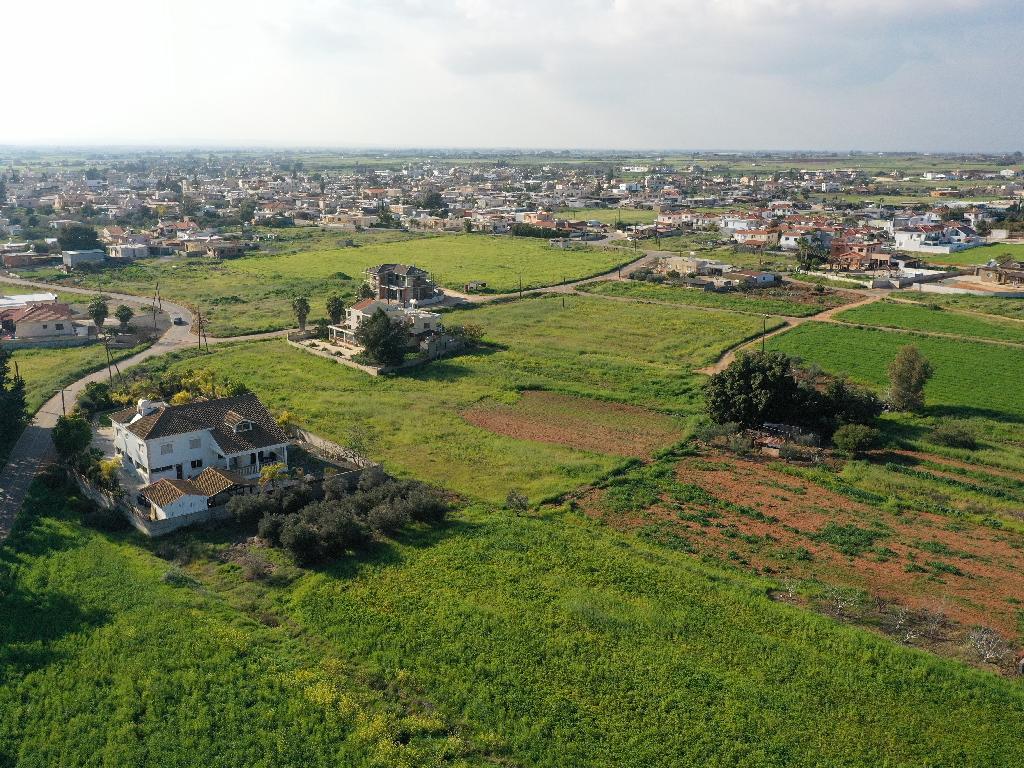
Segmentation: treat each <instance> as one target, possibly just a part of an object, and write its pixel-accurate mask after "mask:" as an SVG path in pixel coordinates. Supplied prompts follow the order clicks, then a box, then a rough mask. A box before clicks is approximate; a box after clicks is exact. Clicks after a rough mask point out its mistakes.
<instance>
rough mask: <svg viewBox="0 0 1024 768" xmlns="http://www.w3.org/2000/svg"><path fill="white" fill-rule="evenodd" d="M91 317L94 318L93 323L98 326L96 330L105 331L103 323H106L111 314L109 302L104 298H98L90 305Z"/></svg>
mask: <svg viewBox="0 0 1024 768" xmlns="http://www.w3.org/2000/svg"><path fill="white" fill-rule="evenodd" d="M88 311H89V317H91V318H92V321H93V323H95V324H96V330H97V331H101V330H103V323H105V322H106V320H107V316H108V315H109V314H110V307H108V306H107V302H106V301H105V300H104V299H103V297H102V296H97V297H96V298H95V299H93V300H92V303H90V304H89V310H88Z"/></svg>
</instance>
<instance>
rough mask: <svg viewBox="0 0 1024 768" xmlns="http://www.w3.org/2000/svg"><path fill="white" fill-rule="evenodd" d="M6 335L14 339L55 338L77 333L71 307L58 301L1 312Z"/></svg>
mask: <svg viewBox="0 0 1024 768" xmlns="http://www.w3.org/2000/svg"><path fill="white" fill-rule="evenodd" d="M0 327H2V328H3V333H4V335H7V336H9V337H10V338H14V339H53V338H60V337H63V336H74V335H75V334H76V329H75V323H74V321H73V320H72V319H71V307H69V306H68V305H67V304H57V303H43V302H40V303H31V304H29V305H27V306H25V307H22V308H21V309H13V310H8V311H6V312H3V313H0Z"/></svg>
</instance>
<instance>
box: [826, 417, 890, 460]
mask: <svg viewBox="0 0 1024 768" xmlns="http://www.w3.org/2000/svg"><path fill="white" fill-rule="evenodd" d="M878 436H879V432H878V430H877V429H875V428H874V427H869V426H867V425H865V424H844V425H843V426H841V427H840V428H839V429H837V430H836V431H835V434H833V435H832V442H833V443H835V446H836V448H838V449H839V450H841V451H842V452H843V453H847V454H849V455H851V456H856V455H858V454H860V453H863V452H864V451H866V450H869V449H870V448H872V447H874V446H875V445H876V444H877V442H878Z"/></svg>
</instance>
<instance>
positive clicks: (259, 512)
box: [228, 495, 277, 536]
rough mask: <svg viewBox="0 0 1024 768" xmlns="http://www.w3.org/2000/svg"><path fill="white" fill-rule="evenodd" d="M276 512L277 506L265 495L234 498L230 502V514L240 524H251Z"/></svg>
mask: <svg viewBox="0 0 1024 768" xmlns="http://www.w3.org/2000/svg"><path fill="white" fill-rule="evenodd" d="M276 510H277V505H276V504H274V503H273V501H272V500H271V499H270V498H269V497H267V496H263V495H250V496H232V497H231V499H230V500H229V501H228V512H230V513H231V514H232V516H234V518H235V520H237V521H238V522H240V523H251V522H253V521H255V520H259V519H260V518H261V517H263V516H264V515H267V514H270V513H272V512H275V511H276ZM262 535H263V534H260V536H262Z"/></svg>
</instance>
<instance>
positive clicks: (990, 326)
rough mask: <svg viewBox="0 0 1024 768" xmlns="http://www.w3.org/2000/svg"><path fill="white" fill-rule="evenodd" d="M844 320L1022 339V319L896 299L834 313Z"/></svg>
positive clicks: (909, 328)
mask: <svg viewBox="0 0 1024 768" xmlns="http://www.w3.org/2000/svg"><path fill="white" fill-rule="evenodd" d="M835 319H836V320H841V321H843V322H846V323H853V324H863V325H878V326H884V327H888V328H901V329H906V330H913V331H927V332H930V333H949V334H955V335H957V336H970V337H975V338H979V339H994V340H997V341H1012V342H1017V343H1024V323H1021V322H1019V321H1015V320H998V319H996V318H986V317H981V316H979V315H969V314H964V313H960V312H956V311H955V310H946V309H933V308H931V307H928V306H921V305H915V304H905V303H902V302H895V301H876V302H874V303H873V304H865V305H864V306H862V307H856V308H855V309H848V310H846V311H845V312H840V313H839V314H838V315H836V316H835Z"/></svg>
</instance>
